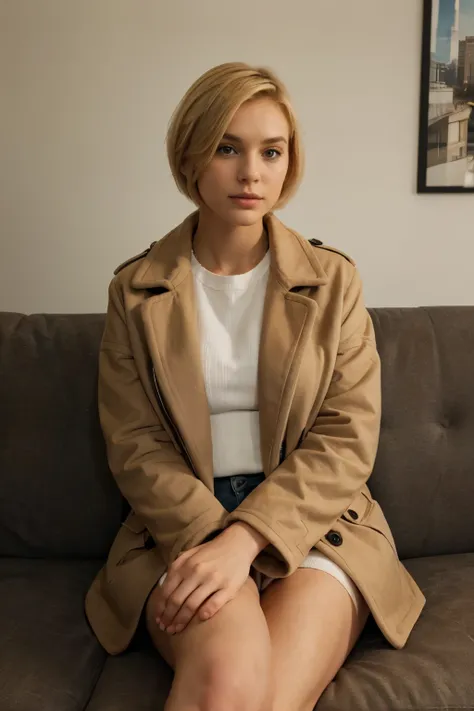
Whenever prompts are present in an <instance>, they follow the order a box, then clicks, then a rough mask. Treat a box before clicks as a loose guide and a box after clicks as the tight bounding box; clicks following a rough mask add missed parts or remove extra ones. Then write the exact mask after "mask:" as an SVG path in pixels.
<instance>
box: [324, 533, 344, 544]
mask: <svg viewBox="0 0 474 711" xmlns="http://www.w3.org/2000/svg"><path fill="white" fill-rule="evenodd" d="M325 538H326V540H327V541H329V543H331V545H333V546H340V545H341V543H342V536H341V534H340V533H339V531H329V533H326V536H325Z"/></svg>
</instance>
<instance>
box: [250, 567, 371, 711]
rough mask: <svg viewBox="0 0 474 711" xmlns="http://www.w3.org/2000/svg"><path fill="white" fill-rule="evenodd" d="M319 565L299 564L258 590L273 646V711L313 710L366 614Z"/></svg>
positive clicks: (360, 601) (364, 607)
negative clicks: (262, 590)
mask: <svg viewBox="0 0 474 711" xmlns="http://www.w3.org/2000/svg"><path fill="white" fill-rule="evenodd" d="M358 595H359V596H360V597H358V604H357V607H356V606H355V605H354V603H353V601H352V598H351V597H350V595H349V593H348V592H347V590H346V589H345V588H344V587H343V585H342V584H341V583H340V582H339V581H338V580H337V579H336V578H334V577H333V576H332V575H329V574H328V573H326V572H323V571H321V570H313V569H311V568H301V569H298V570H296V571H295V572H294V573H293V574H292V575H290V576H289V577H288V578H281V579H278V580H274V581H273V582H272V583H271V584H270V585H269V586H268V587H267V588H266V589H265V590H264V592H263V593H262V595H261V600H260V603H261V606H262V609H263V612H264V614H265V617H266V620H267V625H268V629H269V632H270V639H271V645H272V679H273V680H272V688H273V704H272V706H271V708H272V711H289V709H291V711H313V708H314V705H315V704H316V702H317V700H318V699H319V697H320V696H321V694H322V693H323V691H324V689H325V688H326V686H327V685H328V684H329V682H330V681H331V680H332V679H333V678H334V676H335V675H336V673H337V672H338V670H339V669H340V667H341V666H342V664H343V662H344V660H345V659H346V657H347V655H348V654H349V652H350V651H351V649H352V647H353V646H354V644H355V642H356V640H357V638H358V637H359V635H360V633H361V631H362V629H363V627H364V625H365V623H366V621H367V617H368V614H369V610H368V607H367V605H366V603H365V600H364V598H363V597H362V596H361V595H360V593H359V592H358Z"/></svg>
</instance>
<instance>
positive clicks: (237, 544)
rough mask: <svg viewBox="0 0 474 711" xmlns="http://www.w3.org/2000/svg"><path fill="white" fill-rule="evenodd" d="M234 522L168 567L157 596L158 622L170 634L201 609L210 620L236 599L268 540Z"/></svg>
mask: <svg viewBox="0 0 474 711" xmlns="http://www.w3.org/2000/svg"><path fill="white" fill-rule="evenodd" d="M249 528H250V527H244V526H242V525H241V524H240V522H239V524H233V525H232V526H230V527H229V528H227V529H225V530H224V531H223V532H222V533H221V534H219V535H218V536H217V537H216V538H214V539H213V540H212V541H209V542H208V543H202V544H201V545H199V546H196V547H195V548H191V549H190V550H188V551H185V552H184V553H182V554H181V555H180V556H179V557H178V558H177V559H176V560H175V561H174V563H172V564H171V565H170V567H169V568H168V572H167V576H166V580H165V581H164V583H163V585H162V587H161V588H160V591H161V594H160V595H158V597H157V607H156V621H157V622H158V623H159V624H160V627H161V629H163V630H166V632H168V633H170V634H174V633H175V632H182V630H183V629H184V628H185V627H186V625H188V624H189V622H190V621H191V619H192V618H193V617H194V615H195V614H196V613H197V612H198V611H199V612H198V614H199V618H200V619H201V620H206V619H209V618H210V617H212V616H213V615H215V614H216V612H218V611H219V610H220V609H221V607H223V605H225V604H226V603H227V602H229V600H232V599H233V598H234V597H235V596H236V594H237V593H238V591H239V590H240V588H241V587H242V586H243V585H244V584H245V582H246V580H247V578H248V576H249V572H250V566H251V564H252V562H253V560H254V558H255V557H256V555H257V553H258V552H259V551H260V550H261V549H262V548H263V547H264V545H265V544H266V543H267V542H266V541H265V540H264V539H263V536H261V535H260V534H259V533H257V532H256V531H253V533H252V534H250V535H249V532H248V529H249Z"/></svg>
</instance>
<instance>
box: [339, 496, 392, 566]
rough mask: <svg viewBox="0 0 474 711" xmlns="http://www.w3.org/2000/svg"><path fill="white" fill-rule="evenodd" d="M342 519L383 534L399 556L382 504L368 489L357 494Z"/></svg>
mask: <svg viewBox="0 0 474 711" xmlns="http://www.w3.org/2000/svg"><path fill="white" fill-rule="evenodd" d="M341 518H343V519H344V521H347V522H349V523H351V524H353V525H355V526H366V527H367V528H372V529H373V530H374V531H377V533H381V534H382V535H383V536H384V537H385V538H386V539H387V541H388V542H389V543H390V545H391V547H392V549H393V551H394V553H395V554H396V555H397V556H398V553H397V546H396V543H395V539H394V537H393V534H392V531H391V530H390V526H389V525H388V521H387V519H386V518H385V515H384V513H383V511H382V509H381V507H380V504H379V503H378V502H377V501H376V500H375V499H373V498H372V496H371V495H370V493H369V491H368V489H367V490H366V491H364V490H362V491H360V492H359V493H358V494H357V496H356V497H355V498H354V499H353V500H352V501H351V504H350V506H348V507H347V509H346V510H345V511H344V513H343V514H342V517H341Z"/></svg>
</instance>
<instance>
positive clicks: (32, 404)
mask: <svg viewBox="0 0 474 711" xmlns="http://www.w3.org/2000/svg"><path fill="white" fill-rule="evenodd" d="M369 311H370V314H371V317H372V319H373V322H374V325H375V329H376V336H377V343H378V348H379V352H380V355H381V359H382V379H383V418H382V430H381V438H380V445H379V450H378V454H377V460H376V465H375V469H374V473H373V475H372V477H371V479H370V482H369V484H370V487H371V490H372V492H373V494H374V496H375V497H376V498H377V499H378V500H379V501H380V502H381V504H382V506H383V509H384V511H385V514H386V516H387V519H388V521H389V523H390V524H391V526H392V530H393V532H394V535H395V539H396V542H397V545H398V549H399V553H400V557H401V558H402V560H404V562H405V565H406V566H407V568H408V569H409V571H410V572H411V574H412V575H413V576H414V578H415V579H416V581H417V582H418V584H419V585H420V587H421V588H422V590H423V592H424V593H425V595H426V597H427V605H426V607H425V609H424V611H423V613H422V616H421V618H420V620H419V621H418V623H417V625H416V627H415V629H414V630H413V632H412V635H411V637H410V639H409V641H408V643H407V645H406V647H405V648H404V649H402V650H395V649H393V648H392V647H390V645H389V644H388V643H387V642H386V641H385V640H384V638H383V637H382V635H381V633H380V632H379V630H378V629H377V627H376V626H375V624H374V623H373V620H372V619H369V622H368V624H367V627H366V629H365V631H364V633H363V635H362V637H361V639H360V640H359V642H358V644H357V645H356V647H355V649H354V650H353V652H352V653H351V655H350V656H349V658H348V659H347V660H346V663H345V664H344V666H343V668H342V669H341V671H340V672H339V674H338V675H337V676H336V678H335V680H334V681H333V682H332V683H331V684H330V685H329V687H328V688H327V690H326V692H325V693H324V695H323V697H322V698H321V700H320V702H319V704H318V707H317V708H318V711H412V710H413V711H414V710H417V711H418V710H420V711H421V710H423V711H435V710H436V711H438V710H441V709H463V710H464V711H465V710H466V709H474V306H473V307H470V306H459V307H442V306H440V307H431V308H375V309H369ZM103 323H104V317H103V315H102V314H93V315H31V316H25V315H22V314H17V313H1V314H0V711H43V710H44V711H82V710H83V709H87V711H99V710H100V711H152V710H153V711H159V709H161V708H162V707H163V705H164V702H165V699H166V696H167V693H168V690H169V687H170V684H171V680H172V672H171V670H170V669H169V667H168V666H167V665H166V663H165V662H164V661H163V660H162V659H161V658H160V657H159V655H158V653H157V652H156V651H155V650H154V649H153V648H152V646H151V644H150V642H149V641H148V639H147V636H146V633H145V630H144V627H143V624H142V625H141V627H140V628H139V630H138V632H137V634H136V636H135V638H134V640H133V642H132V645H131V646H130V647H129V648H128V649H127V650H126V651H125V652H124V653H122V654H121V655H119V656H113V657H112V656H108V655H107V654H106V653H105V652H104V650H103V649H102V648H101V647H100V645H99V644H98V643H97V641H96V639H95V637H94V635H93V633H92V631H91V629H90V627H89V625H88V623H87V620H86V618H85V615H84V606H83V601H84V595H85V592H86V590H87V588H88V586H89V584H90V582H91V581H92V579H93V577H94V574H95V573H96V571H97V569H98V568H99V567H100V566H101V565H102V563H103V561H104V559H105V557H106V555H107V552H108V549H109V547H110V545H111V542H112V540H113V538H114V536H115V533H116V531H117V530H118V528H119V525H120V522H121V521H122V520H123V519H124V518H125V515H126V514H127V511H128V509H129V507H128V504H127V502H126V501H124V500H123V499H122V497H121V495H120V493H119V491H118V489H117V488H116V485H115V483H114V481H113V479H112V476H111V474H110V472H109V470H108V466H107V460H106V456H105V449H104V444H103V440H102V434H101V431H100V427H99V422H98V416H97V401H96V380H97V354H98V346H99V341H100V337H101V333H102V329H103ZM289 653H290V650H289ZM223 711H225V709H223ZM288 711H291V709H289V710H288Z"/></svg>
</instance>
